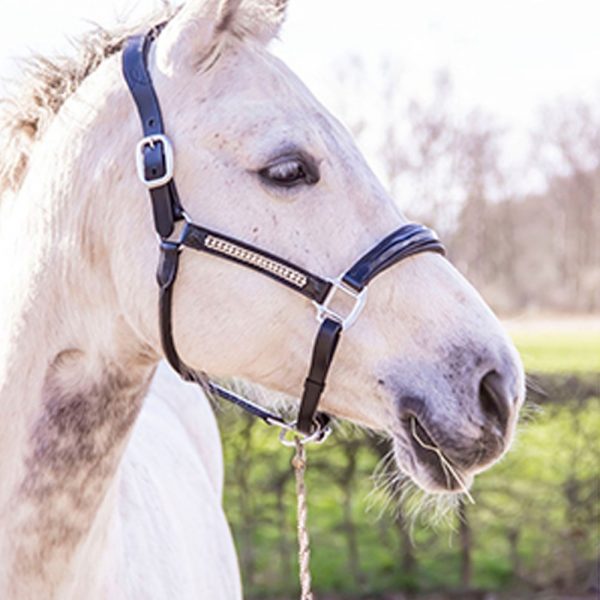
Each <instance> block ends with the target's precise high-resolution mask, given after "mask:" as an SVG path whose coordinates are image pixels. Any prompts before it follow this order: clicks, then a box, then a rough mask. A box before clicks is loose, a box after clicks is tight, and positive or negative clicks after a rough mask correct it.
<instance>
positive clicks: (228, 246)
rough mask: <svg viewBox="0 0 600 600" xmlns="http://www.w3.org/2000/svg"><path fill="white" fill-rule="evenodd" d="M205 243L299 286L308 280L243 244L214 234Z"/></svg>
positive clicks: (217, 250)
mask: <svg viewBox="0 0 600 600" xmlns="http://www.w3.org/2000/svg"><path fill="white" fill-rule="evenodd" d="M204 245H205V246H206V247H207V248H210V249H211V250H214V251H215V252H218V253H220V254H225V255H226V256H231V258H235V259H236V260H239V261H241V262H244V263H247V264H249V265H252V266H255V267H258V268H259V269H262V270H263V271H267V272H269V273H271V274H272V275H275V276H277V277H280V278H281V279H285V280H286V281H287V282H289V283H291V284H292V285H294V286H296V287H297V288H303V287H304V286H305V285H306V284H307V282H308V279H307V278H306V275H303V274H302V273H299V272H298V271H296V270H295V269H292V268H290V267H286V266H285V265H282V264H281V263H278V262H276V261H274V260H271V259H270V258H266V257H265V256H262V255H260V254H258V253H257V252H252V250H247V249H246V248H242V247H241V246H237V245H236V244H233V243H231V242H228V241H226V240H222V239H219V238H217V237H215V236H213V235H207V236H206V239H205V240H204Z"/></svg>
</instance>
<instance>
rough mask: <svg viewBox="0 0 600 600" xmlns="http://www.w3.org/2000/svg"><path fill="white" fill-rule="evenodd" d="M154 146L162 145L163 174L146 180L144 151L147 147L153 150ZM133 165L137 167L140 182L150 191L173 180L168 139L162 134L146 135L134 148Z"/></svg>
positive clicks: (172, 163)
mask: <svg viewBox="0 0 600 600" xmlns="http://www.w3.org/2000/svg"><path fill="white" fill-rule="evenodd" d="M156 144H162V148H163V156H164V159H165V173H164V175H162V176H161V177H158V178H156V179H147V178H146V168H145V164H144V150H145V149H146V148H147V147H148V146H149V147H150V148H154V147H155V146H156ZM135 164H136V167H137V173H138V177H139V178H140V181H141V182H142V183H143V184H144V185H145V186H146V187H147V188H148V189H150V190H153V189H154V188H157V187H161V186H163V185H165V184H167V183H169V181H171V179H173V167H174V160H173V146H172V144H171V142H170V140H169V138H168V137H167V136H166V135H164V134H162V133H155V134H153V135H147V136H146V137H145V138H142V139H141V140H140V141H139V142H138V143H137V145H136V147H135Z"/></svg>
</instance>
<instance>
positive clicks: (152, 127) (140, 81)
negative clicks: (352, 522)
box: [123, 29, 444, 439]
mask: <svg viewBox="0 0 600 600" xmlns="http://www.w3.org/2000/svg"><path fill="white" fill-rule="evenodd" d="M157 31H158V30H156V29H155V30H152V31H151V32H150V33H148V34H147V35H140V36H135V37H132V38H130V39H129V41H128V42H127V44H126V46H125V48H124V50H123V73H124V75H125V79H126V81H127V85H128V86H129V90H130V91H131V95H132V96H133V100H134V101H135V104H136V106H137V110H138V112H139V116H140V118H141V121H142V129H143V132H144V137H143V139H142V140H141V141H140V142H139V143H138V144H137V147H136V165H137V169H138V174H139V177H140V179H141V181H142V182H143V183H144V185H145V186H146V187H147V189H148V190H149V193H150V198H151V201H152V210H153V214H154V225H155V229H156V232H157V234H158V237H159V240H160V262H159V266H158V273H157V281H158V285H159V288H160V296H159V320H160V334H161V342H162V347H163V351H164V354H165V357H166V359H167V360H168V362H169V363H170V364H171V366H172V367H173V368H174V369H175V370H176V371H177V372H178V373H179V374H180V375H181V377H182V378H183V379H184V380H186V381H193V382H196V383H198V384H199V385H201V386H202V387H203V388H204V389H205V390H206V391H208V392H210V393H212V394H216V395H218V396H220V397H222V398H224V399H226V400H229V401H231V402H234V403H235V404H238V405H239V406H241V407H242V408H244V409H245V410H247V411H249V412H250V413H252V414H253V415H255V416H257V417H260V418H261V419H263V420H264V421H265V422H267V423H268V424H270V425H279V426H281V427H283V428H285V429H292V430H295V431H297V432H300V433H302V434H304V435H305V436H309V437H310V438H311V439H322V438H323V437H324V436H325V435H326V433H327V432H328V430H329V429H328V422H329V417H328V416H327V415H325V414H324V413H319V412H317V408H318V405H319V400H320V399H321V395H322V394H323V390H324V388H325V381H326V379H327V373H328V372H329V368H330V366H331V363H332V360H333V356H334V354H335V350H336V347H337V344H338V341H339V338H340V334H341V332H342V331H343V330H344V329H347V328H349V327H350V326H351V325H352V323H353V322H354V320H355V319H356V318H357V317H358V315H359V313H360V311H361V309H362V307H363V305H364V302H365V300H366V292H367V285H368V284H369V282H370V281H371V280H372V279H373V278H374V277H376V276H377V275H379V274H380V273H382V272H383V271H384V270H386V269H388V268H389V267H391V266H393V265H395V264H396V263H398V262H400V261H401V260H404V259H405V258H407V257H409V256H413V255H415V254H418V253H421V252H437V253H439V254H444V247H443V246H442V244H441V243H440V241H439V240H438V238H437V236H436V235H435V233H434V232H433V231H432V230H430V229H428V228H427V227H424V226H423V225H418V224H414V223H413V224H409V225H404V226H403V227H401V228H400V229H398V230H396V231H394V232H393V233H391V234H390V235H388V236H387V237H386V238H385V239H383V240H382V241H381V242H379V243H378V244H377V245H376V246H375V247H374V248H372V249H371V250H370V251H369V252H367V253H366V254H365V255H364V256H362V257H361V258H360V259H359V260H358V261H357V262H356V263H354V265H352V266H351V267H350V268H349V269H348V270H347V271H346V272H345V273H343V274H342V275H341V276H340V277H338V278H336V279H328V278H322V277H319V276H317V275H314V274H312V273H310V272H309V271H307V270H306V269H304V268H302V267H299V266H298V265H295V264H293V263H291V262H289V261H287V260H284V259H282V258H280V257H278V256H275V255H273V254H270V253H268V252H265V251H264V250H261V249H259V248H256V247H254V246H252V245H250V244H247V243H245V242H242V241H239V240H237V239H235V238H232V237H229V236H227V235H223V234H222V233H218V232H215V231H211V230H209V229H206V228H204V227H202V226H200V225H196V224H195V223H193V222H192V221H191V219H190V218H189V217H188V216H187V214H186V212H185V211H184V209H183V207H182V205H181V202H180V201H179V196H178V194H177V189H176V187H175V181H174V179H173V149H172V146H171V142H170V141H169V139H168V138H167V137H166V136H165V128H164V125H163V119H162V115H161V111H160V104H159V102H158V98H157V96H156V92H155V90H154V87H153V85H152V80H151V78H150V73H149V72H148V65H147V57H148V51H149V49H150V46H151V44H152V41H153V40H154V39H155V37H156V35H157ZM178 224H179V225H178ZM176 230H177V233H176ZM184 248H191V249H193V250H198V251H201V252H207V253H209V254H213V255H215V256H219V257H220V258H224V259H227V260H230V261H233V262H235V263H238V264H239V265H241V266H244V267H248V268H250V269H254V270H255V271H257V272H259V273H261V274H263V275H267V276H268V277H271V278H272V279H274V280H275V281H277V282H279V283H281V284H283V285H285V286H287V287H288V288H290V289H292V290H294V291H296V292H298V293H300V294H302V295H303V296H304V297H306V298H308V299H309V300H311V301H312V302H313V304H314V305H315V307H316V310H317V320H318V322H319V323H320V325H319V329H318V332H317V337H316V340H315V344H314V347H313V353H312V358H311V363H310V369H309V372H308V376H307V378H306V381H305V383H304V391H303V394H302V400H301V402H300V410H299V413H298V417H297V420H296V422H295V423H291V424H290V423H286V422H285V421H284V420H283V419H282V418H281V417H279V416H277V415H274V414H272V413H269V412H267V411H265V410H264V409H263V408H261V407H260V406H258V405H256V404H254V403H252V402H250V401H248V400H246V399H245V398H242V397H240V396H238V395H237V394H234V393H233V392H231V391H229V390H227V389H225V388H223V387H221V386H219V385H217V384H216V383H214V382H212V381H210V380H209V379H208V377H207V376H206V375H205V374H204V373H201V372H198V371H196V370H194V369H192V368H191V367H189V366H188V365H186V364H185V362H184V361H183V360H182V359H181V357H180V356H179V354H178V352H177V349H176V346H175V341H174V339H173V328H172V296H173V286H174V284H175V280H176V278H177V269H178V267H179V256H180V254H181V251H182V250H183V249H184ZM344 297H345V298H344ZM336 298H337V300H336ZM342 298H343V299H344V300H345V302H344V304H346V305H348V304H350V305H351V306H350V308H349V309H348V310H343V311H342V310H340V309H336V308H335V304H339V303H340V300H341V299H342Z"/></svg>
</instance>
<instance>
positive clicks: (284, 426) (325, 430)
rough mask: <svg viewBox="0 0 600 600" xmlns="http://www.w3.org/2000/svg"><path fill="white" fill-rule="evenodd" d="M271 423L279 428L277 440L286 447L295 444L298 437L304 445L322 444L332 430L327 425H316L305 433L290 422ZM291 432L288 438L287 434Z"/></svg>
mask: <svg viewBox="0 0 600 600" xmlns="http://www.w3.org/2000/svg"><path fill="white" fill-rule="evenodd" d="M272 424H273V425H277V426H278V427H280V428H281V432H280V433H279V441H280V442H281V444H282V445H283V446H287V447H288V448H292V447H294V446H295V445H296V439H297V438H299V439H300V443H301V444H302V445H303V446H305V445H306V444H322V443H323V442H324V441H325V440H326V439H327V438H328V437H329V436H330V435H331V432H332V431H333V430H332V429H331V427H330V426H329V425H326V426H325V427H317V428H316V429H315V430H314V431H313V432H312V433H310V434H305V433H300V432H299V431H298V430H297V429H296V426H295V424H293V423H291V424H288V423H272ZM290 432H291V433H292V438H291V439H289V438H288V434H289V433H290Z"/></svg>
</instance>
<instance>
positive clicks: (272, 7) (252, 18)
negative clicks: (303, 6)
mask: <svg viewBox="0 0 600 600" xmlns="http://www.w3.org/2000/svg"><path fill="white" fill-rule="evenodd" d="M286 7H287V0H188V2H186V3H185V4H184V5H183V6H182V8H181V9H180V10H179V12H178V13H177V14H176V15H175V16H174V17H173V18H172V19H171V21H170V22H169V24H168V25H167V27H166V28H165V30H164V31H163V32H162V33H161V35H160V37H159V41H158V44H157V59H158V60H159V62H160V63H161V64H163V65H169V66H171V67H175V66H176V65H184V64H187V65H194V66H196V65H198V64H199V63H201V62H202V60H203V59H204V58H206V57H207V56H209V55H210V54H211V52H212V50H213V49H214V48H215V46H216V45H217V43H218V42H219V40H220V38H221V37H222V36H223V35H226V34H227V33H229V34H232V35H235V36H236V37H238V38H245V37H249V38H253V39H255V40H258V41H259V42H261V43H263V44H266V43H267V42H269V41H270V40H271V39H272V38H273V37H275V36H276V35H277V33H278V31H279V29H280V27H281V25H282V24H283V21H284V20H285V12H286Z"/></svg>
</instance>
